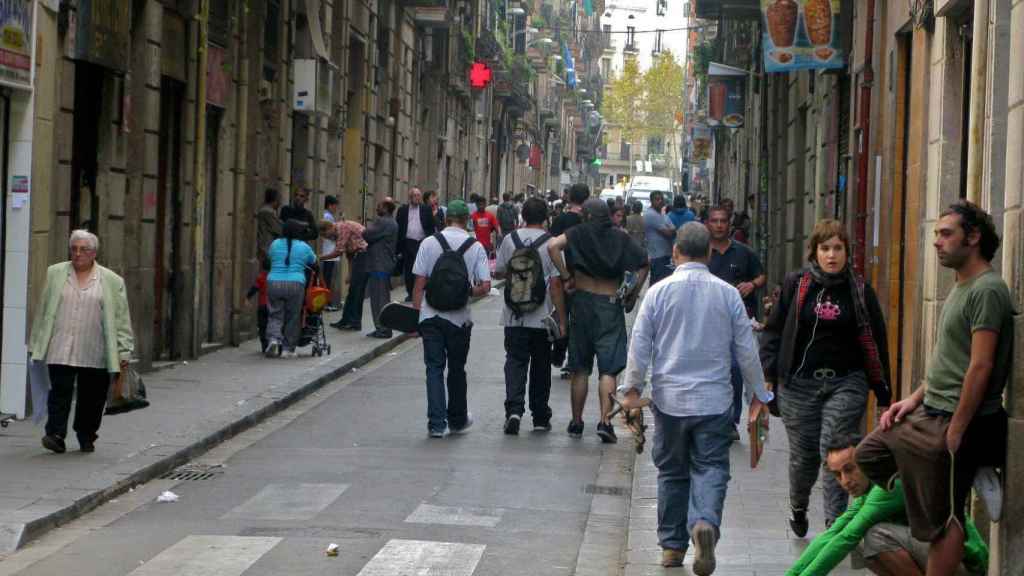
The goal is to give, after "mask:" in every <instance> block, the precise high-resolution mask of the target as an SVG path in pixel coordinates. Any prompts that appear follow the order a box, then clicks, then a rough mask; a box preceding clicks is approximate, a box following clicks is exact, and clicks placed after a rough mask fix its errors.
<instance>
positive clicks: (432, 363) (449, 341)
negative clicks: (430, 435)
mask: <svg viewBox="0 0 1024 576" xmlns="http://www.w3.org/2000/svg"><path fill="white" fill-rule="evenodd" d="M472 330H473V326H472V325H468V326H456V325H455V324H452V323H451V322H449V321H447V320H445V319H443V318H439V317H436V316H435V317H433V318H429V319H427V320H424V321H423V322H420V336H422V338H423V362H424V364H426V367H427V427H428V428H429V429H430V430H431V431H440V432H443V431H444V429H445V426H446V425H448V426H451V427H452V428H453V429H458V428H462V427H463V426H465V425H466V418H467V416H468V415H469V409H468V407H467V402H466V358H467V357H468V356H469V337H470V333H471V332H472ZM446 366H447V368H448V386H447V389H448V397H447V401H446V399H445V377H444V370H445V367H446Z"/></svg>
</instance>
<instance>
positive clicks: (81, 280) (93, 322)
mask: <svg viewBox="0 0 1024 576" xmlns="http://www.w3.org/2000/svg"><path fill="white" fill-rule="evenodd" d="M68 244H69V251H70V255H71V259H70V260H68V261H66V262H60V263H59V264H54V265H53V266H50V267H49V269H47V271H46V285H45V286H44V287H43V294H42V298H41V299H40V301H39V305H38V307H37V308H36V315H35V321H34V322H33V323H32V337H31V340H30V342H29V351H30V352H31V354H32V360H33V361H34V362H43V363H45V364H46V368H47V370H46V372H47V375H48V376H49V380H50V391H49V395H48V396H47V399H46V408H47V414H48V418H47V420H46V436H43V447H45V448H46V449H47V450H50V451H53V452H56V453H58V454H60V453H62V452H64V451H65V449H66V448H65V445H64V437H65V436H66V435H67V430H68V416H69V415H70V412H71V398H72V396H73V395H74V392H75V386H76V385H77V387H78V394H77V401H76V403H75V425H74V429H75V434H76V435H77V436H78V446H79V448H80V449H81V450H82V452H92V451H94V450H95V446H94V444H95V442H96V438H97V435H96V432H97V431H98V430H99V428H100V421H101V420H102V418H103V406H104V405H105V404H106V402H107V390H108V389H109V387H110V383H111V380H112V379H113V378H114V377H116V376H117V374H119V373H120V372H121V371H123V370H124V369H125V368H126V367H127V365H128V361H129V360H130V359H131V357H132V351H133V350H134V348H135V341H134V336H133V335H132V320H131V315H130V314H129V312H128V296H127V294H126V292H125V288H124V280H123V279H121V277H120V276H118V275H117V274H115V273H114V272H113V271H112V270H109V269H107V268H104V267H103V266H100V265H99V264H97V263H96V251H97V250H98V249H99V239H98V238H97V237H96V235H95V234H93V233H91V232H89V231H88V230H75V231H73V232H72V233H71V239H70V240H69V243H68Z"/></svg>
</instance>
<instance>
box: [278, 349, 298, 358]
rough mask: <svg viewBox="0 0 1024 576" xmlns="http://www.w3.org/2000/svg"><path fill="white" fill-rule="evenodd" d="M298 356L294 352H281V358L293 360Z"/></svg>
mask: <svg viewBox="0 0 1024 576" xmlns="http://www.w3.org/2000/svg"><path fill="white" fill-rule="evenodd" d="M298 355H299V353H298V352H296V351H295V350H285V351H284V352H281V358H295V357H296V356H298Z"/></svg>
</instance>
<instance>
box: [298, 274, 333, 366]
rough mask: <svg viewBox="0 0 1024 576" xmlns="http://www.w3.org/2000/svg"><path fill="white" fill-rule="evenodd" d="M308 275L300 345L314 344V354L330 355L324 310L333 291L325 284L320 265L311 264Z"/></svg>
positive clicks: (301, 346)
mask: <svg viewBox="0 0 1024 576" xmlns="http://www.w3.org/2000/svg"><path fill="white" fill-rule="evenodd" d="M308 277H309V280H308V281H307V282H306V305H305V307H304V309H303V312H304V314H305V318H304V320H303V323H302V334H301V335H300V336H299V343H298V345H299V347H300V348H303V347H306V346H309V345H310V344H312V345H313V356H323V355H324V354H327V355H330V353H331V345H330V344H328V343H327V330H326V326H325V324H324V315H323V312H324V308H325V307H326V306H327V303H328V302H330V301H331V291H330V290H329V289H328V288H327V286H325V285H324V279H323V276H322V275H321V274H320V269H319V268H318V267H316V266H311V267H310V268H309V275H308Z"/></svg>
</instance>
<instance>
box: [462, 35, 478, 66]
mask: <svg viewBox="0 0 1024 576" xmlns="http://www.w3.org/2000/svg"><path fill="white" fill-rule="evenodd" d="M462 47H463V49H464V50H465V52H464V54H465V55H466V66H467V67H468V66H469V65H471V64H472V63H473V61H474V60H476V38H474V37H473V35H472V34H471V33H470V32H469V30H465V29H463V31H462Z"/></svg>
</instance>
